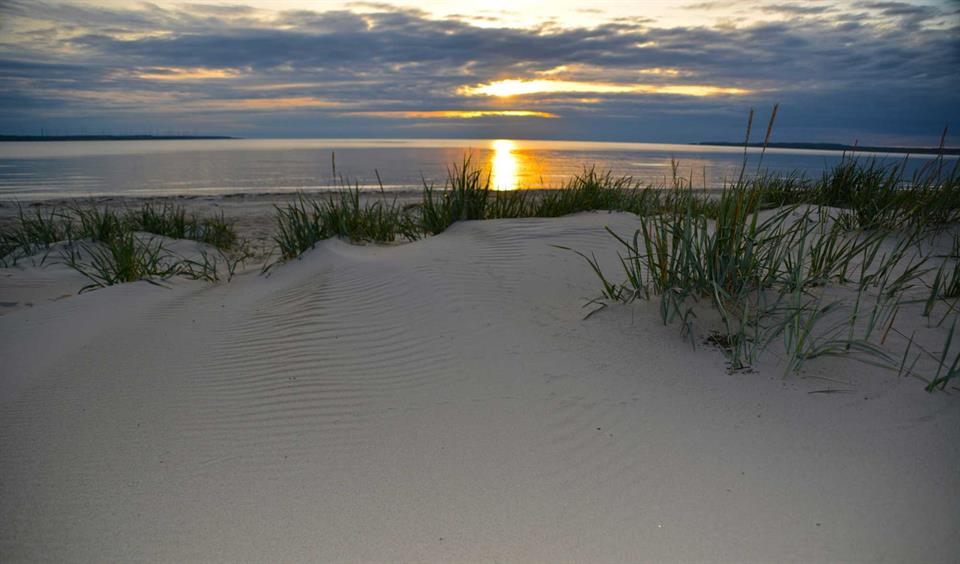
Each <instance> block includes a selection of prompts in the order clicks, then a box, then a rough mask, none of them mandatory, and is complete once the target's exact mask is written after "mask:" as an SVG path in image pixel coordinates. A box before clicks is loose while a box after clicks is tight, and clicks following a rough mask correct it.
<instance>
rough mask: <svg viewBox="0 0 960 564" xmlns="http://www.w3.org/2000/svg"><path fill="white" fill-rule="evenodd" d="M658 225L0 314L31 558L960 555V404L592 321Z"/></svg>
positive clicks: (516, 228) (122, 290)
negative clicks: (736, 361) (589, 257)
mask: <svg viewBox="0 0 960 564" xmlns="http://www.w3.org/2000/svg"><path fill="white" fill-rule="evenodd" d="M635 224H636V218H635V217H634V216H631V215H629V214H581V215H576V216H570V217H565V218H561V219H550V220H542V219H524V220H509V221H507V220H504V221H499V220H498V221H483V222H467V223H458V224H455V225H454V226H453V227H452V228H451V229H450V230H448V231H447V232H445V233H443V234H442V235H440V236H437V237H432V238H429V239H426V240H423V241H419V242H417V243H412V244H408V245H402V246H396V247H378V246H352V245H348V244H346V243H343V242H340V241H335V240H331V241H327V242H325V243H323V244H321V245H319V246H318V247H317V248H316V249H315V250H313V251H310V252H308V253H306V254H305V255H304V257H303V258H302V260H297V261H292V262H290V263H287V264H285V265H282V266H280V267H278V268H276V269H274V270H273V271H272V273H271V274H270V275H269V276H266V277H264V276H260V275H259V274H257V273H256V272H251V273H247V274H244V275H241V276H238V277H236V278H234V279H233V281H232V282H230V283H226V284H219V285H208V284H203V283H199V282H186V281H180V282H176V283H174V284H173V287H172V288H169V289H164V288H158V287H155V286H151V285H148V284H146V283H135V284H128V285H123V286H116V287H111V288H107V289H103V290H98V291H95V292H90V293H87V294H83V295H80V296H73V297H71V298H69V299H63V300H58V301H52V302H43V303H38V304H37V305H36V306H34V307H32V308H25V309H20V310H17V311H14V312H11V313H9V314H8V315H4V316H2V317H0V334H2V340H0V357H2V358H3V365H4V370H3V377H2V378H0V406H2V407H0V453H2V455H0V475H2V480H0V522H2V523H3V525H2V533H0V557H2V560H4V561H19V560H47V561H170V562H184V561H224V562H240V561H250V562H264V561H317V562H638V561H654V562H663V561H729V562H745V561H752V562H770V561H802V562H810V561H862V562H879V561H887V562H908V561H942V562H947V561H951V560H953V559H954V558H955V557H956V555H957V554H960V538H958V536H957V523H960V503H957V499H958V494H960V472H958V461H960V440H958V439H960V410H958V409H957V405H956V399H955V398H954V397H952V396H950V395H948V394H943V393H941V394H933V395H930V394H927V393H925V392H924V391H923V386H922V385H920V384H919V383H918V382H916V381H910V380H898V379H896V378H895V377H894V376H892V375H890V374H888V373H884V372H880V371H878V370H876V369H872V368H870V367H869V366H866V365H861V364H857V363H854V362H850V361H843V360H830V361H817V362H815V363H810V366H809V368H808V369H807V371H808V372H809V373H810V374H812V375H816V374H822V375H831V376H834V377H840V376H842V377H843V378H844V379H847V380H849V381H850V382H852V383H853V384H854V387H855V389H856V393H849V394H810V393H808V392H810V391H814V390H816V389H818V388H823V383H822V381H821V382H818V381H816V380H814V379H811V378H807V379H804V378H800V377H790V378H787V379H784V378H783V377H782V375H781V373H780V372H775V371H765V370H761V371H760V372H758V373H753V374H733V375H731V374H727V372H726V371H725V370H724V367H723V362H722V359H721V357H720V355H719V353H718V352H716V351H713V350H709V349H708V348H705V347H699V348H698V349H697V350H696V351H693V350H691V347H690V345H689V344H688V343H685V342H684V341H683V340H681V339H680V338H678V336H677V329H676V327H663V326H662V325H661V323H660V320H659V316H658V314H657V312H656V306H655V305H632V306H616V307H610V308H607V309H606V310H604V311H602V312H600V313H598V314H596V315H593V316H591V317H590V318H589V319H586V320H584V319H583V317H584V314H585V313H586V310H584V309H583V307H582V306H583V304H584V303H585V302H586V301H587V300H588V299H590V298H593V297H595V296H596V294H597V285H596V281H595V278H594V277H593V275H592V273H591V272H590V271H589V269H588V268H586V266H585V264H584V263H583V261H582V260H581V259H579V258H578V257H576V256H574V255H573V254H572V253H569V252H565V251H562V250H559V249H557V248H555V247H553V246H552V245H554V244H561V245H567V246H571V247H575V248H578V249H581V250H584V251H586V252H590V251H595V252H596V253H597V255H598V256H599V257H600V258H601V260H603V261H606V262H607V263H612V261H613V260H614V259H615V257H614V256H612V255H611V253H612V252H613V251H614V250H615V249H614V247H613V246H612V245H611V244H610V238H609V235H607V234H606V233H605V232H604V230H603V226H604V225H610V226H611V227H613V228H614V229H619V230H623V231H628V230H631V229H633V228H634V226H635Z"/></svg>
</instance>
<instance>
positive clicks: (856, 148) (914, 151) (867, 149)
mask: <svg viewBox="0 0 960 564" xmlns="http://www.w3.org/2000/svg"><path fill="white" fill-rule="evenodd" d="M693 145H699V146H713V147H743V143H735V142H730V141H701V142H699V143H693ZM747 146H748V147H754V148H758V149H759V148H761V147H763V143H750V144H748V145H747ZM767 148H768V149H808V150H814V151H850V152H858V153H898V154H910V155H939V154H940V153H941V152H942V153H943V154H944V155H960V148H952V149H951V148H944V149H942V150H941V149H939V148H937V147H871V146H867V145H844V144H842V143H767Z"/></svg>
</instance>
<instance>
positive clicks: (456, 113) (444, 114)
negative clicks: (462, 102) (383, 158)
mask: <svg viewBox="0 0 960 564" xmlns="http://www.w3.org/2000/svg"><path fill="white" fill-rule="evenodd" d="M348 115H353V116H375V117H384V118H408V119H410V118H412V119H475V118H481V117H538V118H547V119H555V118H558V117H560V116H558V115H557V114H552V113H550V112H535V111H531V110H432V111H382V112H373V111H371V112H349V113H348Z"/></svg>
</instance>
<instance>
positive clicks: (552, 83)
mask: <svg viewBox="0 0 960 564" xmlns="http://www.w3.org/2000/svg"><path fill="white" fill-rule="evenodd" d="M458 92H459V93H460V94H463V95H466V96H501V97H506V96H520V95H523V94H543V93H561V92H564V93H571V92H572V93H594V94H673V95H677V96H721V95H731V96H734V95H743V94H749V93H750V92H751V91H750V90H747V89H745V88H727V87H723V86H713V85H709V84H612V83H606V82H581V81H576V80H546V79H537V80H515V79H510V80H497V81H495V82H487V83H484V84H478V85H476V86H464V87H462V88H460V89H459V90H458Z"/></svg>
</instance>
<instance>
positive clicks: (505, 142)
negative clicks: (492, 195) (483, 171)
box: [490, 139, 520, 190]
mask: <svg viewBox="0 0 960 564" xmlns="http://www.w3.org/2000/svg"><path fill="white" fill-rule="evenodd" d="M490 147H491V148H492V149H493V154H492V155H491V157H490V186H491V187H492V188H493V189H494V190H516V189H517V188H519V172H520V163H519V159H518V158H517V155H516V153H515V152H514V151H515V150H516V148H517V144H516V143H514V142H513V141H510V140H509V139H497V140H496V141H494V142H493V143H491V145H490Z"/></svg>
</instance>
